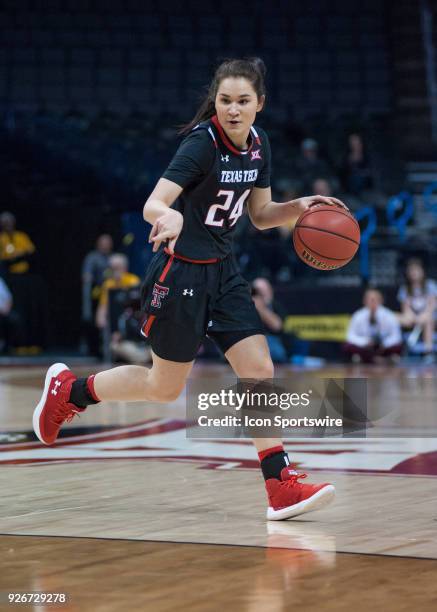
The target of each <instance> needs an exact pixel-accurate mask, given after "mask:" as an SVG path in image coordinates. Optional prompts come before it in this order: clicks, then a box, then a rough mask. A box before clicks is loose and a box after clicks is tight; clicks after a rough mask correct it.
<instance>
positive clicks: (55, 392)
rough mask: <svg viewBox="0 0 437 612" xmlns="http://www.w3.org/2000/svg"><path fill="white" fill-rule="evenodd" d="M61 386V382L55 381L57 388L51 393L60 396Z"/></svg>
mask: <svg viewBox="0 0 437 612" xmlns="http://www.w3.org/2000/svg"><path fill="white" fill-rule="evenodd" d="M60 386H61V381H59V380H55V386H54V388H53V389H52V391H51V393H52V395H58V389H59V387H60Z"/></svg>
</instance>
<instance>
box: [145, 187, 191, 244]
mask: <svg viewBox="0 0 437 612" xmlns="http://www.w3.org/2000/svg"><path fill="white" fill-rule="evenodd" d="M181 193H182V187H180V186H179V185H177V184H176V183H173V181H169V180H168V179H165V178H161V179H159V181H158V182H157V184H156V187H155V189H154V190H153V191H152V193H151V194H150V196H149V198H148V200H147V202H146V203H145V204H144V210H143V217H144V219H145V221H147V222H148V223H150V224H151V225H152V231H151V232H150V235H149V242H153V252H154V253H156V251H157V250H158V249H159V247H160V245H161V243H162V242H165V241H166V240H168V249H169V251H170V253H174V247H175V244H176V240H177V239H178V237H179V234H180V233H181V231H182V225H183V223H184V218H183V216H182V215H181V213H180V212H178V211H177V210H173V209H172V208H171V206H172V204H173V203H174V202H175V200H176V198H177V197H178V196H179V195H180V194H181Z"/></svg>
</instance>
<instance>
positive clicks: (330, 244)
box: [293, 204, 360, 270]
mask: <svg viewBox="0 0 437 612" xmlns="http://www.w3.org/2000/svg"><path fill="white" fill-rule="evenodd" d="M293 244H294V248H295V250H296V253H297V254H298V255H299V257H300V259H301V260H302V261H304V262H305V263H306V264H308V265H309V266H311V267H312V268H316V269H317V270H336V269H338V268H341V267H343V266H345V265H346V264H347V263H349V262H350V260H351V259H352V258H353V256H354V255H355V253H356V252H357V250H358V247H359V246H360V226H359V225H358V223H357V221H356V220H355V219H354V217H353V216H352V215H351V214H350V213H349V212H348V211H347V210H343V209H341V208H339V207H337V206H329V205H324V204H321V205H316V206H313V207H311V208H310V209H309V210H306V211H305V212H304V213H303V214H302V215H301V216H300V217H299V219H298V220H297V223H296V226H295V228H294V232H293Z"/></svg>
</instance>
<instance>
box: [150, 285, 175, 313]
mask: <svg viewBox="0 0 437 612" xmlns="http://www.w3.org/2000/svg"><path fill="white" fill-rule="evenodd" d="M169 291H170V289H169V288H168V287H163V286H162V285H158V283H155V284H154V285H153V290H152V293H153V300H152V301H151V302H150V305H151V306H153V307H154V308H161V304H162V302H161V300H162V299H164V298H165V296H166V295H167V294H168V292H169Z"/></svg>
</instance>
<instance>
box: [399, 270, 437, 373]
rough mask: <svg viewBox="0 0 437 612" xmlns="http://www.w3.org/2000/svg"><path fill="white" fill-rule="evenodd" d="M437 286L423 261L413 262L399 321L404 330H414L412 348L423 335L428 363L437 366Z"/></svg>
mask: <svg viewBox="0 0 437 612" xmlns="http://www.w3.org/2000/svg"><path fill="white" fill-rule="evenodd" d="M436 296H437V284H436V283H435V281H433V280H431V279H429V278H426V274H425V270H424V267H423V264H422V262H421V261H420V259H416V258H413V259H410V260H409V261H408V262H407V265H406V268H405V283H404V284H403V285H402V286H401V287H400V289H399V291H398V296H397V297H398V301H399V302H400V304H401V314H400V317H399V321H400V324H401V325H402V327H406V328H408V329H412V332H411V334H410V336H409V337H408V339H407V345H408V346H409V347H410V348H412V347H413V346H414V345H415V344H416V342H417V341H418V339H419V337H420V336H421V335H423V342H424V348H425V352H424V360H425V362H426V363H433V362H434V352H433V340H434V327H435V323H434V313H435V309H436Z"/></svg>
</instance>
